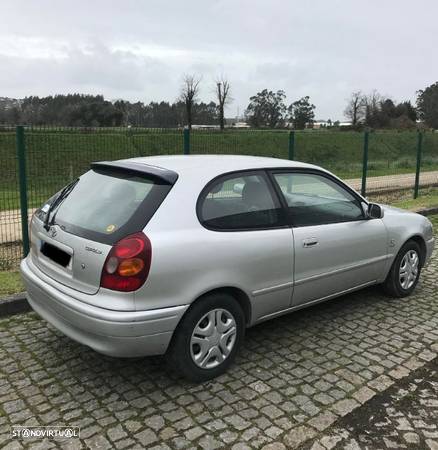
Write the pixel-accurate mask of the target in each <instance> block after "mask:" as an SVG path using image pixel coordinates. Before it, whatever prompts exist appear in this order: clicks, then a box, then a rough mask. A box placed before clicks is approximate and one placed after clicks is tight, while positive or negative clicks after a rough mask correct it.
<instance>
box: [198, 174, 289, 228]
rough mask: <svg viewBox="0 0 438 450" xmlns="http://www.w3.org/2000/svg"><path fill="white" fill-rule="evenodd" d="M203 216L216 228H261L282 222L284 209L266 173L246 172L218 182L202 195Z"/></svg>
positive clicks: (208, 224) (204, 219)
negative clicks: (270, 186)
mask: <svg viewBox="0 0 438 450" xmlns="http://www.w3.org/2000/svg"><path fill="white" fill-rule="evenodd" d="M200 216H201V217H200V219H201V221H202V222H203V224H204V225H205V226H207V227H210V228H214V229H223V230H239V229H257V228H268V227H270V226H276V225H278V224H279V222H280V217H281V209H280V205H279V204H278V201H277V199H276V198H275V197H273V195H272V194H271V192H270V190H269V187H268V184H267V181H266V180H265V178H264V177H263V176H261V175H253V174H248V175H246V174H242V175H240V176H234V177H229V176H228V177H224V178H221V179H218V180H217V181H215V183H214V184H212V185H211V186H210V187H209V189H208V192H206V193H204V194H203V197H202V198H201V203H200Z"/></svg>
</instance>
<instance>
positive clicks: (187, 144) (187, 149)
mask: <svg viewBox="0 0 438 450" xmlns="http://www.w3.org/2000/svg"><path fill="white" fill-rule="evenodd" d="M184 155H190V129H189V128H188V127H186V128H184Z"/></svg>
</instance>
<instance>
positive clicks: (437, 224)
mask: <svg viewBox="0 0 438 450" xmlns="http://www.w3.org/2000/svg"><path fill="white" fill-rule="evenodd" d="M428 219H429V220H430V221H431V222H432V225H433V229H434V231H435V236H437V235H438V214H434V215H433V216H429V217H428Z"/></svg>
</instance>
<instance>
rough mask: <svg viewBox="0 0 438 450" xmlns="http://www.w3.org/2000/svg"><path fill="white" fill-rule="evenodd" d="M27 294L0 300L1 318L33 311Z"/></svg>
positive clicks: (21, 293)
mask: <svg viewBox="0 0 438 450" xmlns="http://www.w3.org/2000/svg"><path fill="white" fill-rule="evenodd" d="M25 294H26V293H25V292H20V293H19V294H14V295H10V296H8V297H6V298H2V299H0V317H6V316H12V315H13V314H20V313H24V312H28V311H31V310H32V308H31V307H30V305H29V303H28V301H27V299H26V295H25Z"/></svg>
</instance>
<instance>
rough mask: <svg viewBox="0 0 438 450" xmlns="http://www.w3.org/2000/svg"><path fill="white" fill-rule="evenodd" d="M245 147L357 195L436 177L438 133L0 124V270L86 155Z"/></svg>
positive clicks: (424, 184) (428, 182)
mask: <svg viewBox="0 0 438 450" xmlns="http://www.w3.org/2000/svg"><path fill="white" fill-rule="evenodd" d="M215 153H223V154H244V155H256V156H268V157H275V158H284V159H295V160H298V161H303V162H308V163H313V164H317V165H321V166H323V167H325V168H327V169H329V170H331V171H332V172H334V173H335V174H336V175H338V176H340V177H341V178H343V179H345V180H347V182H348V183H349V184H350V185H351V186H352V187H353V188H354V189H356V190H357V191H361V192H362V194H363V195H367V196H369V197H371V198H373V199H377V200H382V199H386V198H387V197H388V196H396V195H400V194H401V193H403V195H405V196H406V195H409V193H410V195H412V196H418V195H422V194H423V193H424V192H425V190H427V189H430V187H431V186H437V185H438V175H437V174H438V133H432V132H427V133H423V134H420V133H418V132H412V131H411V132H396V131H385V132H383V131H379V132H368V131H367V132H363V133H358V132H352V131H346V132H342V131H337V132H332V131H327V130H318V131H287V130H225V131H222V132H221V131H219V130H210V129H206V130H205V129H202V130H192V131H189V130H187V129H185V130H183V129H144V128H143V129H142V128H138V129H136V128H99V129H88V128H53V127H21V126H19V127H0V158H1V164H2V177H1V181H0V270H5V269H9V268H12V267H14V266H16V265H17V263H18V261H19V260H20V258H21V257H22V255H23V254H26V253H27V251H28V246H29V243H28V236H27V228H28V225H27V224H28V218H29V217H30V215H31V214H32V213H33V211H34V209H35V208H36V207H38V206H39V205H41V204H42V203H43V202H44V201H45V200H46V199H47V198H49V197H50V196H51V195H52V194H53V193H55V192H57V191H58V190H59V189H60V188H61V187H63V186H64V185H66V184H67V183H68V182H69V181H71V180H73V179H74V178H76V177H77V176H78V175H80V174H81V173H83V172H85V171H86V170H87V169H88V167H89V164H90V162H92V161H99V160H114V159H122V158H132V157H136V156H153V155H163V154H215Z"/></svg>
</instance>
